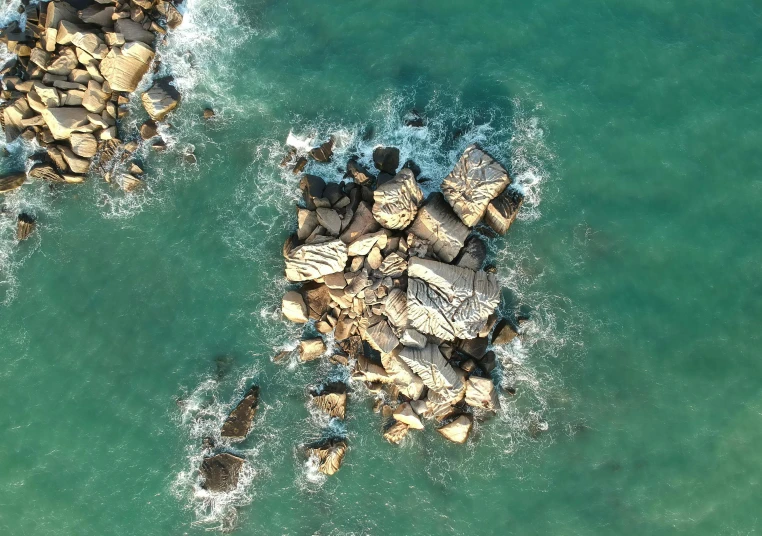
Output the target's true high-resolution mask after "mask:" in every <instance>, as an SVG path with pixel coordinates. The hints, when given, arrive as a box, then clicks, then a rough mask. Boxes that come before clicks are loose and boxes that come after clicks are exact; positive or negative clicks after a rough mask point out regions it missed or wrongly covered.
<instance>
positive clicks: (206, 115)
mask: <svg viewBox="0 0 762 536" xmlns="http://www.w3.org/2000/svg"><path fill="white" fill-rule="evenodd" d="M214 116H215V113H214V110H212V109H211V108H206V109H204V119H211V118H212V117H214Z"/></svg>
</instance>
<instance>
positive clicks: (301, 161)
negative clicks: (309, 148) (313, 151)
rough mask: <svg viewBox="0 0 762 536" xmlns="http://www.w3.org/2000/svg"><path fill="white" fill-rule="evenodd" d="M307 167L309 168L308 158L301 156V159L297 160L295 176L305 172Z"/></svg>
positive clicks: (294, 170)
mask: <svg viewBox="0 0 762 536" xmlns="http://www.w3.org/2000/svg"><path fill="white" fill-rule="evenodd" d="M306 166H307V158H306V157H304V156H300V157H299V158H298V159H297V160H296V164H294V169H293V172H294V175H296V174H297V173H301V172H302V171H304V168H305V167H306Z"/></svg>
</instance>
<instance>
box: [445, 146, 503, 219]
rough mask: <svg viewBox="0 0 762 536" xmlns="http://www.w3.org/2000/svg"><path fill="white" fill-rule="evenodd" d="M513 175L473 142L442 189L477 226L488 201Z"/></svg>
mask: <svg viewBox="0 0 762 536" xmlns="http://www.w3.org/2000/svg"><path fill="white" fill-rule="evenodd" d="M510 183H511V178H510V176H509V175H508V172H507V171H506V170H505V168H504V167H503V166H501V165H500V164H499V163H497V162H496V161H495V160H494V159H493V158H492V157H491V156H490V155H488V154H487V153H485V152H484V151H483V150H482V149H480V148H479V146H477V145H475V144H474V145H469V146H468V147H467V148H466V150H465V151H464V152H463V155H462V156H461V157H460V160H458V162H457V163H456V164H455V167H454V168H453V170H452V171H451V172H450V174H449V175H447V177H445V178H444V180H443V181H442V193H444V196H445V199H447V202H448V203H450V206H452V208H453V210H454V211H455V213H456V214H457V215H458V216H459V217H460V219H461V220H462V221H463V223H465V224H466V225H468V226H469V227H473V226H474V225H476V224H477V223H479V221H480V220H481V219H482V217H483V216H484V213H485V212H486V210H487V205H489V203H490V201H492V200H493V199H494V198H495V197H497V196H498V195H499V194H500V192H502V191H503V190H504V189H505V187H506V186H508V185H509V184H510Z"/></svg>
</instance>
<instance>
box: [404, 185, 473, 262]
mask: <svg viewBox="0 0 762 536" xmlns="http://www.w3.org/2000/svg"><path fill="white" fill-rule="evenodd" d="M409 231H410V232H411V233H413V234H414V235H416V236H417V237H419V238H422V239H423V240H425V241H427V242H429V243H430V244H431V248H432V250H433V252H434V254H435V255H436V256H437V257H438V258H439V259H441V260H443V261H445V262H452V260H453V259H454V258H455V257H456V256H457V255H458V253H459V252H460V250H461V248H462V247H463V244H464V242H465V240H466V238H467V237H468V233H469V232H470V231H469V229H468V227H466V226H465V225H463V223H462V222H461V221H460V220H459V219H458V217H457V216H456V215H455V213H454V212H453V211H452V209H451V208H450V207H449V205H448V204H447V203H446V202H445V200H444V197H443V196H442V194H441V193H439V192H437V193H434V194H432V195H431V196H430V197H429V199H428V200H427V201H426V204H425V205H424V206H423V207H421V209H420V210H419V211H418V216H417V217H416V218H415V221H414V222H413V225H411V226H410V229H409Z"/></svg>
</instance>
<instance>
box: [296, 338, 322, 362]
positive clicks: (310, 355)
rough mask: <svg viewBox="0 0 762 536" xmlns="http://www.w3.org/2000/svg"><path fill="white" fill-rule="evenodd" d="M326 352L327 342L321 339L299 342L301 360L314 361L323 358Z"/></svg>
mask: <svg viewBox="0 0 762 536" xmlns="http://www.w3.org/2000/svg"><path fill="white" fill-rule="evenodd" d="M325 351H326V346H325V342H323V339H321V338H320V337H314V338H312V339H304V340H302V341H299V359H300V360H301V361H303V362H304V361H312V360H313V359H317V358H319V357H320V356H322V355H323V354H324V353H325Z"/></svg>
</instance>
